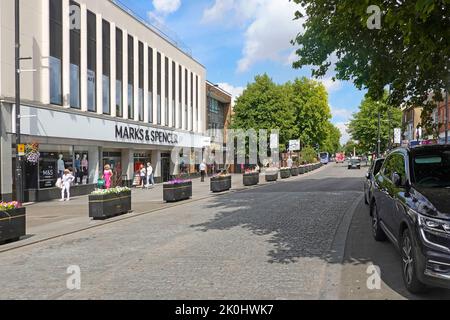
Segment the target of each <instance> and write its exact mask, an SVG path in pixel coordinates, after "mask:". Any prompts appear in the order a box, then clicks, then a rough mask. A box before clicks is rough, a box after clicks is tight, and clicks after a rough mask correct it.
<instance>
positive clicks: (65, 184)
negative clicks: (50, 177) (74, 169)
mask: <svg viewBox="0 0 450 320" xmlns="http://www.w3.org/2000/svg"><path fill="white" fill-rule="evenodd" d="M73 180H75V177H74V176H73V175H72V173H71V172H70V171H69V170H67V169H66V170H64V174H63V176H62V178H61V185H62V189H61V201H65V200H66V199H65V193H67V201H70V185H71V184H72V182H73Z"/></svg>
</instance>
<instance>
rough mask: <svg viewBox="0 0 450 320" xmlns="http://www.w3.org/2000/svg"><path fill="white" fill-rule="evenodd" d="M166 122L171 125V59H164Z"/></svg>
mask: <svg viewBox="0 0 450 320" xmlns="http://www.w3.org/2000/svg"><path fill="white" fill-rule="evenodd" d="M164 71H165V73H164V91H165V94H164V112H165V114H164V120H165V125H166V126H168V125H169V58H167V57H166V58H165V59H164Z"/></svg>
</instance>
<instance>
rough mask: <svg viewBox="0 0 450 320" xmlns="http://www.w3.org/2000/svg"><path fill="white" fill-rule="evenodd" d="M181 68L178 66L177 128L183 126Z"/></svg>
mask: <svg viewBox="0 0 450 320" xmlns="http://www.w3.org/2000/svg"><path fill="white" fill-rule="evenodd" d="M182 99H183V69H182V68H181V66H178V128H180V129H181V128H182V127H183V105H182Z"/></svg>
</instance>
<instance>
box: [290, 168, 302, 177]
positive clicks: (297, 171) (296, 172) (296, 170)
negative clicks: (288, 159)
mask: <svg viewBox="0 0 450 320" xmlns="http://www.w3.org/2000/svg"><path fill="white" fill-rule="evenodd" d="M299 173H300V172H299V168H297V167H294V168H291V176H293V177H296V176H298V175H299Z"/></svg>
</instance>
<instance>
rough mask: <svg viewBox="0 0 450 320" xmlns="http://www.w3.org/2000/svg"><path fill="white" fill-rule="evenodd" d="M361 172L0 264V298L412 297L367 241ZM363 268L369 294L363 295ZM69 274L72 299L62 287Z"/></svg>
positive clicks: (187, 211) (81, 236)
mask: <svg viewBox="0 0 450 320" xmlns="http://www.w3.org/2000/svg"><path fill="white" fill-rule="evenodd" d="M364 172H365V170H360V171H359V170H354V171H348V170H347V169H346V167H345V166H342V165H339V166H338V165H334V164H333V165H329V166H328V167H326V168H322V169H321V170H319V171H318V172H316V173H314V174H312V175H308V176H303V177H299V178H292V180H289V181H283V182H279V183H276V184H270V185H266V186H263V187H259V188H254V189H248V190H245V191H239V192H235V193H228V194H224V195H219V196H213V197H210V196H209V197H205V198H203V199H201V198H199V199H197V200H195V201H191V202H188V203H185V204H183V205H180V206H176V207H167V208H162V209H161V210H159V211H155V212H152V213H149V214H144V215H139V216H136V217H133V218H131V219H126V220H122V221H117V222H115V223H111V224H106V225H102V226H99V227H96V228H93V229H89V230H85V231H82V232H78V233H75V234H71V235H68V236H64V237H60V238H56V239H53V240H49V241H45V242H42V243H38V244H34V245H30V246H26V247H23V248H18V249H15V250H12V251H8V252H3V253H0V284H1V287H2V290H1V291H0V299H5V298H14V299H15V298H18V299H38V298H43V299H337V298H345V299H355V298H367V299H385V298H388V299H401V298H416V297H409V296H407V295H406V294H405V292H404V290H403V289H402V287H401V285H402V283H401V276H400V268H399V258H398V256H397V255H396V254H395V251H394V249H393V247H392V246H390V245H389V244H382V245H379V244H375V243H373V241H372V238H371V234H370V228H369V224H368V223H369V222H368V218H367V215H368V213H367V209H366V208H365V207H364V205H363V202H362V191H361V190H362V183H363V175H364ZM349 229H350V234H349V241H347V242H346V240H347V231H348V230H349ZM343 259H345V260H344V263H343ZM370 262H373V263H375V264H379V265H380V267H381V268H382V279H383V286H382V290H378V291H376V292H369V291H368V290H367V289H364V288H365V282H366V280H367V276H368V275H367V274H366V269H367V265H368V264H369V263H370ZM71 265H77V266H79V267H80V268H81V290H79V291H69V290H67V288H66V280H67V277H68V275H67V274H66V269H67V268H68V267H69V266H71ZM431 296H432V297H433V298H435V297H442V298H446V297H450V295H449V292H448V291H444V290H437V291H436V290H435V291H433V292H431Z"/></svg>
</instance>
